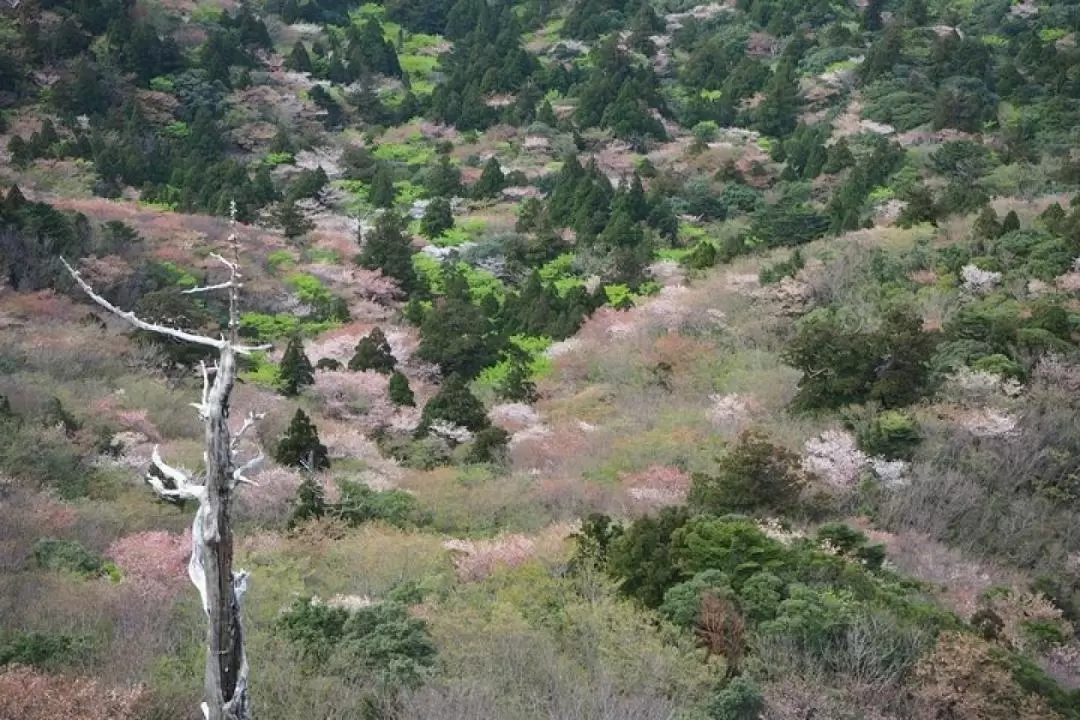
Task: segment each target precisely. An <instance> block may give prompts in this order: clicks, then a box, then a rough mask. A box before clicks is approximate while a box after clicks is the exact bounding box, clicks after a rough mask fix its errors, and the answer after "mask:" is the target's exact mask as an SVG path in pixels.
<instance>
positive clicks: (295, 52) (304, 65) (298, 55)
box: [285, 40, 311, 73]
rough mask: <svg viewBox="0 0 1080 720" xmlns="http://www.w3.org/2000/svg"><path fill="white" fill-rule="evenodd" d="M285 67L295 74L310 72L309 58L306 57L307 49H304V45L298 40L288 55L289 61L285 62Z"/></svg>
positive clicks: (308, 56)
mask: <svg viewBox="0 0 1080 720" xmlns="http://www.w3.org/2000/svg"><path fill="white" fill-rule="evenodd" d="M285 66H286V67H288V68H289V69H290V70H295V71H296V72H302V73H309V72H311V56H310V55H308V51H307V48H306V47H304V43H303V42H301V41H300V40H297V41H296V44H295V45H293V48H292V52H290V53H289V59H288V60H286V61H285Z"/></svg>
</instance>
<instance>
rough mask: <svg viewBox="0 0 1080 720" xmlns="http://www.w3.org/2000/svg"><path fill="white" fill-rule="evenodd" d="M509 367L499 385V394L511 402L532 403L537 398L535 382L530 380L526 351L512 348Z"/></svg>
mask: <svg viewBox="0 0 1080 720" xmlns="http://www.w3.org/2000/svg"><path fill="white" fill-rule="evenodd" d="M513 350H515V351H516V352H514V351H512V353H511V357H510V369H509V370H508V371H507V373H506V378H505V379H504V380H503V382H502V384H501V385H500V386H499V395H501V396H502V397H503V398H504V399H506V400H509V401H511V402H526V403H534V402H536V399H537V394H536V383H534V382H533V381H532V370H531V368H530V367H529V356H528V353H525V352H524V351H520V350H518V349H517V348H516V347H514V348H513Z"/></svg>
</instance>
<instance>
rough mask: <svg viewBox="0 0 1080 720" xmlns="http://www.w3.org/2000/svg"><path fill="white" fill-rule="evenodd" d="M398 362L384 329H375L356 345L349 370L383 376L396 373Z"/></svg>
mask: <svg viewBox="0 0 1080 720" xmlns="http://www.w3.org/2000/svg"><path fill="white" fill-rule="evenodd" d="M395 365H396V361H395V360H394V353H393V351H392V350H391V349H390V343H389V342H387V340H386V335H384V334H383V331H382V328H375V329H374V330H372V331H371V332H370V333H369V334H368V335H367V336H366V337H363V338H361V339H360V342H358V343H357V344H356V352H355V353H354V354H353V356H352V358H351V359H350V360H349V369H350V370H352V371H353V372H364V371H367V370H373V371H375V372H377V373H382V374H383V375H389V374H390V373H392V372H393V371H394V366H395Z"/></svg>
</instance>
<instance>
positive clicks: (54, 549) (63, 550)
mask: <svg viewBox="0 0 1080 720" xmlns="http://www.w3.org/2000/svg"><path fill="white" fill-rule="evenodd" d="M33 557H34V564H35V565H37V567H39V568H41V569H42V570H61V571H64V572H70V573H75V574H76V575H83V576H86V577H94V576H98V575H102V574H105V573H106V571H107V566H108V565H111V563H107V562H106V561H105V559H104V558H103V557H101V556H100V555H98V554H97V553H93V552H90V551H89V550H87V549H86V548H84V547H83V546H82V545H80V544H79V543H78V542H75V541H74V540H56V539H55V538H41V539H40V540H38V541H37V542H36V543H34V550H33Z"/></svg>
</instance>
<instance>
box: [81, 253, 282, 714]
mask: <svg viewBox="0 0 1080 720" xmlns="http://www.w3.org/2000/svg"><path fill="white" fill-rule="evenodd" d="M230 240H231V241H232V243H233V246H234V249H235V248H236V236H235V235H233V236H232V237H231V238H230ZM237 256H238V253H234V258H233V260H231V261H230V260H226V259H225V258H223V257H221V256H220V255H215V256H214V257H215V258H216V259H217V260H219V261H220V262H221V263H222V264H224V265H225V267H227V268H228V269H229V281H228V282H224V283H220V284H218V285H212V286H207V287H198V288H192V289H191V290H186V291H184V292H185V293H187V294H195V293H202V292H209V291H213V290H225V289H227V290H228V291H229V330H228V335H227V336H226V337H223V338H220V339H214V338H210V337H205V336H201V335H194V334H192V333H188V332H185V331H183V330H178V329H175V328H169V327H165V326H162V325H157V324H154V323H149V322H146V321H145V320H142V319H140V318H138V317H136V316H135V314H134V313H130V312H125V311H123V310H120V309H119V308H117V307H115V306H114V305H112V304H111V303H109V302H108V301H107V300H105V299H104V298H103V297H101V296H100V295H98V294H97V293H95V292H94V290H93V288H91V287H90V285H89V284H87V283H86V281H85V280H83V279H82V277H80V275H79V273H78V272H77V271H76V270H75V269H74V268H72V267H71V266H70V265H69V264H68V263H67V261H66V260H63V259H61V262H63V264H64V266H65V267H66V268H67V270H68V272H70V273H71V276H72V277H73V278H74V279H75V281H76V282H77V283H78V284H79V286H80V287H82V289H83V290H84V291H85V292H86V293H87V294H88V295H89V296H90V298H91V299H92V300H93V301H94V302H96V303H97V304H98V305H101V306H102V307H104V308H105V309H106V310H108V311H109V312H111V313H113V314H114V315H116V316H118V317H120V318H123V319H124V320H126V321H128V322H129V323H131V324H132V325H134V326H135V327H137V328H139V329H141V330H146V331H149V332H154V333H158V334H160V335H166V336H169V337H173V338H177V339H180V340H184V341H186V342H192V343H196V344H199V345H205V346H208V347H213V348H216V349H217V350H218V361H217V366H216V367H215V368H214V381H213V383H212V384H211V382H210V373H211V370H210V369H209V368H207V367H206V365H205V364H203V365H202V373H203V392H202V402H200V403H192V405H194V407H195V408H196V410H198V413H199V416H200V418H202V420H203V423H204V425H205V427H206V447H205V451H204V454H203V458H204V462H205V466H206V467H205V477H204V478H203V481H202V482H196V481H195V478H194V476H193V474H192V473H189V472H188V471H186V470H183V469H181V468H174V467H171V466H169V465H167V464H165V462H164V461H162V459H161V456H160V455H159V454H158V450H157V448H156V447H155V448H154V454H153V464H154V466H155V467H156V468H157V471H158V474H155V473H149V474H148V475H147V480H148V481H149V482H150V484H151V485H152V486H153V487H154V489H155V490H156V491H157V492H158V493H159V494H160V495H162V496H166V497H179V498H187V499H193V500H197V501H198V503H199V509H198V511H196V513H195V519H194V522H193V523H192V528H191V560H190V561H189V563H188V576H189V577H190V578H191V582H192V583H193V584H194V585H195V587H196V589H197V590H198V591H199V596H200V597H201V599H202V603H203V610H204V611H205V612H206V616H207V620H208V628H207V654H206V686H205V693H206V697H205V701H204V702H203V703H202V711H203V715H204V717H205V718H206V720H250V718H251V701H250V698H249V696H248V687H247V678H248V664H247V655H246V653H245V650H244V630H243V625H242V623H241V616H240V601H241V599H242V598H243V595H244V591H245V590H246V589H247V572H245V571H243V570H240V571H239V572H234V570H233V535H232V500H233V494H234V492H235V490H236V489H237V487H239V485H241V484H244V483H247V484H254V483H252V482H251V481H250V480H248V479H247V478H246V477H244V473H245V472H247V471H248V470H250V469H251V468H252V467H254V466H255V465H256V464H257V463H258V462H260V461H261V460H262V454H261V453H260V454H259V455H258V456H257V457H255V458H253V459H251V460H249V461H248V462H246V463H244V464H242V465H239V466H237V462H236V461H237V457H238V450H239V447H238V446H239V441H240V439H241V437H242V436H243V435H244V433H245V432H247V431H248V430H249V429H250V428H251V427H252V426H253V425H254V424H255V422H256V420H258V419H259V417H261V416H255V415H250V414H249V415H248V416H247V418H246V419H245V421H244V424H243V426H242V427H241V428H240V429H239V430H238V431H237V432H236V434H235V435H234V434H233V433H232V432H231V431H230V429H229V398H230V396H231V394H232V389H233V385H234V384H235V382H236V356H237V354H248V353H250V352H252V351H254V350H261V349H265V348H261V347H259V348H253V347H245V346H243V345H240V344H239V343H238V337H237V325H238V319H239V311H238V306H239V295H240V288H241V283H240V278H241V274H240V271H239V263H238V257H237ZM162 478H164V480H163V479H162ZM166 483H168V484H166Z"/></svg>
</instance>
